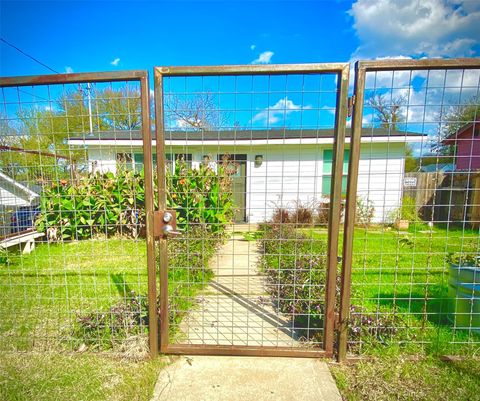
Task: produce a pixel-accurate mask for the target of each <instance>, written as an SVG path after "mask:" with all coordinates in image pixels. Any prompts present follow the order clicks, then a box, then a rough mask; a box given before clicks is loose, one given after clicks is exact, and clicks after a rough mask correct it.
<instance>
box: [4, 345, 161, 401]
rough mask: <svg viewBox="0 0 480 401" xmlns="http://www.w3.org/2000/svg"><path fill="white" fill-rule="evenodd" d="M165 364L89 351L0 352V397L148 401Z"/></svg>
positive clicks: (15, 399) (49, 400) (25, 400)
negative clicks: (81, 352)
mask: <svg viewBox="0 0 480 401" xmlns="http://www.w3.org/2000/svg"><path fill="white" fill-rule="evenodd" d="M164 364H165V363H164V362H163V361H161V360H160V359H156V360H145V361H136V362H135V361H131V360H128V359H114V358H113V357H112V356H108V355H99V354H90V353H86V354H71V355H67V354H60V353H50V352H46V353H37V352H26V353H22V352H14V353H0V399H1V400H9V401H33V400H35V401H58V400H69V401H107V400H108V401H148V400H150V399H151V397H152V394H153V388H154V386H155V382H156V379H157V376H158V373H159V371H160V370H161V369H162V367H163V366H164Z"/></svg>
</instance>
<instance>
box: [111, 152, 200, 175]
mask: <svg viewBox="0 0 480 401" xmlns="http://www.w3.org/2000/svg"><path fill="white" fill-rule="evenodd" d="M132 156H133V157H132ZM152 159H153V168H154V169H155V168H156V166H157V154H156V153H153V155H152ZM143 160H144V159H143V153H133V155H132V153H117V164H120V163H122V164H123V165H124V166H125V167H127V168H131V169H134V170H135V171H140V170H141V169H142V168H143ZM174 160H185V161H186V163H187V166H188V167H189V168H190V167H192V155H191V154H190V153H188V154H186V153H176V154H173V153H166V154H165V164H166V165H167V167H168V168H169V169H170V171H173V168H174Z"/></svg>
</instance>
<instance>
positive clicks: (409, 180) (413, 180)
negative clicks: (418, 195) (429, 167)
mask: <svg viewBox="0 0 480 401" xmlns="http://www.w3.org/2000/svg"><path fill="white" fill-rule="evenodd" d="M403 186H404V187H416V186H417V177H405V178H404V179H403Z"/></svg>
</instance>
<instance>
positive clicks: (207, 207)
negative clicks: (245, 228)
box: [167, 161, 235, 232]
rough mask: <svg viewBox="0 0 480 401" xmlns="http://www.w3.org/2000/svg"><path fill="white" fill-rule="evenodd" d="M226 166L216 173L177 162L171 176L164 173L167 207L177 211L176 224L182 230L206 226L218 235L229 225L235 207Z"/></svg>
mask: <svg viewBox="0 0 480 401" xmlns="http://www.w3.org/2000/svg"><path fill="white" fill-rule="evenodd" d="M226 162H227V161H224V163H222V164H220V165H219V166H218V173H216V172H215V171H214V170H213V169H212V168H211V167H209V166H205V165H203V164H202V165H200V166H199V168H198V169H192V168H188V167H187V165H186V163H185V162H181V161H179V162H177V163H176V164H175V171H174V172H173V174H170V173H167V204H168V206H169V207H171V208H174V209H176V210H177V222H178V224H179V225H180V226H181V227H182V228H185V227H186V226H187V225H188V224H192V223H196V224H208V226H209V227H210V229H211V230H212V231H213V232H219V231H223V230H224V228H225V225H226V224H228V223H229V222H230V221H231V219H232V218H233V215H234V212H235V204H234V202H233V197H232V188H231V178H230V176H229V175H228V174H226V172H225V171H226V168H225V166H224V164H225V163H226Z"/></svg>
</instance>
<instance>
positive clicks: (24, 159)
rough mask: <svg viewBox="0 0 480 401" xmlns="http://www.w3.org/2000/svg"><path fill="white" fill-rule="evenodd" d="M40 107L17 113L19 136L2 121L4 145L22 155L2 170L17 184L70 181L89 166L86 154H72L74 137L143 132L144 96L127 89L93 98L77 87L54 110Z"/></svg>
mask: <svg viewBox="0 0 480 401" xmlns="http://www.w3.org/2000/svg"><path fill="white" fill-rule="evenodd" d="M39 106H40V105H39V104H33V105H31V107H21V108H19V110H18V111H17V113H16V116H15V117H16V118H17V119H18V121H19V128H18V129H17V130H16V131H13V128H12V126H11V124H9V121H10V120H9V119H8V118H2V119H0V121H1V124H2V125H1V127H0V128H1V130H2V131H1V132H2V135H1V137H2V144H3V142H9V145H8V146H15V147H17V148H20V149H22V151H10V152H2V154H1V155H0V168H1V170H2V171H4V172H5V173H7V174H8V175H9V176H11V177H12V178H14V179H16V180H20V181H30V182H31V181H36V182H37V183H42V182H43V181H50V180H54V179H58V178H64V177H65V176H66V175H67V176H68V175H69V174H70V173H71V168H72V166H74V165H76V166H77V167H78V166H85V160H86V152H85V150H84V149H80V148H72V147H71V146H70V145H69V144H68V139H69V138H71V137H74V136H80V135H82V134H87V133H89V132H90V131H93V132H94V133H95V132H99V131H108V130H113V129H114V130H129V129H137V128H140V126H141V100H140V93H139V91H138V90H135V89H133V88H131V87H128V86H125V87H123V88H120V89H116V90H114V89H111V88H107V89H102V90H98V91H95V92H91V91H90V90H89V89H88V88H87V89H84V88H82V87H81V86H80V85H79V87H78V89H77V90H75V91H69V92H66V93H64V94H63V95H61V96H60V97H59V98H58V99H57V100H56V101H55V102H54V104H53V106H52V107H48V108H41V107H39ZM5 132H7V133H12V134H7V135H5V134H4V133H5ZM13 132H15V134H13ZM47 154H50V155H51V156H48V155H47Z"/></svg>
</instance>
